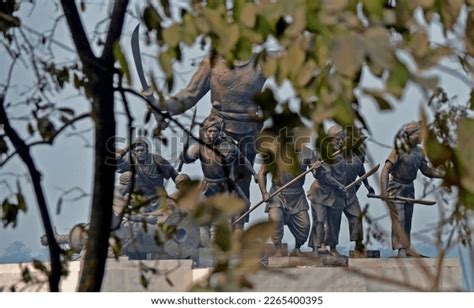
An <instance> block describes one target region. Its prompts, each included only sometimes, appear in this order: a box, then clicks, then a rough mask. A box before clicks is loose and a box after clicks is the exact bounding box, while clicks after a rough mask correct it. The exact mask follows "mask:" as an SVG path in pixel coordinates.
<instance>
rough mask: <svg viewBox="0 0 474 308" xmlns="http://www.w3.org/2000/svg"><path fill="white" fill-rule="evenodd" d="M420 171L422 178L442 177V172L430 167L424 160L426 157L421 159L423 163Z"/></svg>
mask: <svg viewBox="0 0 474 308" xmlns="http://www.w3.org/2000/svg"><path fill="white" fill-rule="evenodd" d="M420 171H421V173H423V175H424V176H427V177H429V178H437V179H440V178H442V177H443V176H444V172H443V171H441V170H438V169H435V168H433V167H431V166H430V165H429V163H428V160H427V159H426V156H424V157H423V161H422V163H421V166H420Z"/></svg>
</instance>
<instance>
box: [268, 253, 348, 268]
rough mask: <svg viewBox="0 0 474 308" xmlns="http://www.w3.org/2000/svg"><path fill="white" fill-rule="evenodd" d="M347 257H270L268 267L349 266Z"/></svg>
mask: <svg viewBox="0 0 474 308" xmlns="http://www.w3.org/2000/svg"><path fill="white" fill-rule="evenodd" d="M347 265H348V260H347V257H333V256H321V257H320V256H311V255H309V254H308V256H304V257H270V258H268V267H270V268H289V267H334V266H347Z"/></svg>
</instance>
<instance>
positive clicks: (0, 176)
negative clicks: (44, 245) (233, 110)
mask: <svg viewBox="0 0 474 308" xmlns="http://www.w3.org/2000/svg"><path fill="white" fill-rule="evenodd" d="M37 2H38V4H37V5H36V7H35V9H34V10H31V8H32V6H31V5H30V4H27V3H23V4H22V7H21V11H20V16H21V17H22V21H23V23H25V24H27V25H29V26H30V27H32V28H34V29H36V30H37V31H48V30H49V29H50V28H51V26H52V24H53V22H54V19H55V17H56V16H58V15H60V14H61V11H60V9H59V8H57V7H55V5H54V4H53V3H52V2H50V1H37ZM99 2H102V1H90V2H87V1H86V3H87V10H86V12H85V14H83V16H82V18H83V21H85V25H86V28H87V32H88V33H89V38H91V37H93V32H94V27H95V25H96V24H97V22H99V21H101V20H102V19H103V18H104V17H105V16H106V14H107V10H109V7H108V5H104V4H99ZM104 3H105V2H104ZM137 3H142V2H139V1H134V2H133V4H132V5H130V6H129V10H130V11H131V12H133V13H134V15H136V16H138V15H139V13H138V12H139V10H138V9H137V8H138V7H139V5H136V4H137ZM136 24H137V20H136V19H134V18H131V17H130V16H127V19H126V23H125V27H124V35H123V36H122V40H121V45H122V48H123V49H124V51H125V52H126V53H127V56H128V59H129V63H130V65H131V71H132V74H133V75H132V78H133V83H134V87H135V88H136V89H137V90H141V86H140V85H139V82H138V78H137V76H136V73H135V67H134V65H133V61H132V57H131V50H130V36H131V32H132V31H133V28H134V27H135V25H136ZM104 25H105V24H104ZM103 29H104V27H101V28H100V30H103ZM26 33H27V35H28V36H30V37H32V38H35V36H34V35H32V34H30V33H28V32H26ZM431 35H432V40H434V41H437V42H441V41H443V40H444V39H443V37H442V35H441V32H440V29H439V27H438V26H436V25H435V26H433V27H432V29H431ZM55 39H56V40H58V41H60V42H62V43H64V44H66V45H68V46H71V47H72V48H74V47H73V44H72V42H71V40H70V34H69V32H68V29H67V26H66V23H65V20H64V19H62V20H61V21H60V24H59V27H58V28H57V30H56V33H55ZM92 43H93V45H94V48H95V49H96V50H99V49H98V48H97V44H96V42H95V41H94V42H92ZM143 45H144V44H143V41H142V51H143V52H145V53H149V54H156V49H155V48H147V47H145V46H143ZM0 50H1V55H2V56H1V57H0V72H2V74H1V76H0V78H2V81H0V82H3V80H4V79H5V78H6V71H7V70H8V67H9V63H10V59H9V57H7V56H6V53H5V50H4V49H3V47H0ZM53 50H54V54H55V59H56V61H63V60H70V59H73V58H74V54H72V53H70V52H68V51H66V50H64V49H62V48H60V47H57V46H55V45H53ZM39 52H42V50H39ZM203 55H204V52H203V51H201V50H200V49H199V48H192V49H186V48H185V49H184V61H183V64H181V65H176V66H175V69H176V71H178V72H180V76H182V78H178V79H177V80H176V83H175V90H174V91H177V90H179V89H181V88H182V87H184V86H185V84H186V83H187V81H188V80H189V79H190V77H191V76H192V73H193V70H194V69H195V66H192V65H191V64H192V62H194V60H192V59H194V58H198V60H197V61H199V58H200V57H202V56H203ZM143 61H144V63H145V70H146V71H147V72H151V71H153V72H154V73H155V75H158V74H159V68H158V65H157V64H156V60H154V59H152V58H150V57H146V56H144V57H143ZM444 65H446V66H450V67H452V68H454V69H456V70H458V71H459V72H461V73H462V71H461V70H460V68H459V67H456V66H455V64H454V63H453V62H451V61H449V60H445V61H444ZM13 74H14V75H13V76H14V77H13V85H16V87H14V88H12V89H11V90H10V91H9V93H8V96H7V101H11V102H17V101H19V100H21V99H22V97H21V96H20V95H19V93H20V92H22V91H24V90H25V89H26V87H28V85H30V84H31V81H32V73H31V67H30V66H29V65H28V66H25V65H24V64H22V63H19V64H18V65H17V66H16V67H15V70H14V72H13ZM439 75H440V81H441V85H442V87H443V88H444V89H445V90H446V91H447V93H448V96H449V97H456V98H455V100H456V101H457V102H459V103H464V102H465V101H466V100H467V99H468V95H469V87H468V86H467V85H466V84H465V83H463V82H461V81H459V79H456V78H454V77H452V76H451V75H448V74H444V73H442V74H439ZM363 84H364V86H367V87H376V86H378V84H377V80H375V79H374V78H372V77H371V76H370V75H368V74H366V73H365V74H364V79H363ZM267 86H274V85H273V83H272V82H271V81H269V82H267ZM278 96H279V99H280V100H281V101H283V100H285V99H289V98H291V97H292V92H291V87H289V86H288V85H285V86H283V87H282V88H281V89H279V91H278ZM209 100H210V99H209V94H208V95H206V96H205V97H204V98H203V99H202V100H201V101H200V102H199V103H198V119H199V120H202V119H203V118H204V117H205V116H206V115H207V114H208V113H209V110H210V102H209ZM54 101H57V102H59V103H60V104H64V106H74V108H77V109H76V110H77V113H80V112H83V111H87V110H89V108H90V104H89V102H87V101H86V100H85V99H84V98H83V97H82V96H81V95H78V93H77V91H76V90H74V89H72V88H71V87H68V88H67V90H66V91H64V92H63V93H62V95H61V97H55V98H54ZM424 101H425V100H424V98H423V97H422V95H421V92H420V91H419V90H418V88H417V87H415V86H412V85H411V84H410V85H408V87H407V88H406V91H405V93H404V96H403V99H402V102H400V103H395V104H393V106H394V110H392V111H388V112H380V111H379V110H378V107H377V106H376V104H375V103H374V102H373V101H372V100H370V99H368V98H365V97H361V99H360V103H361V112H362V114H363V115H364V116H365V119H366V120H367V122H368V125H369V127H370V129H371V131H372V134H373V136H371V137H373V138H374V139H375V140H377V141H379V142H381V143H384V144H387V145H391V144H392V140H393V136H394V135H395V133H396V132H397V131H398V130H399V129H400V127H401V126H402V125H403V124H404V123H406V122H408V121H412V120H417V119H419V111H420V108H421V106H423V104H424ZM130 102H131V105H132V111H133V113H134V115H135V118H136V123H137V127H143V125H142V123H143V114H144V110H145V108H144V104H143V102H141V101H140V100H137V99H135V98H133V97H130ZM295 104H296V105H297V102H295ZM121 110H122V106H121V103H120V102H117V112H120V113H121ZM16 113H17V114H16ZM25 113H26V112H25V111H24V110H23V112H22V109H21V108H17V109H15V114H16V115H22V114H25ZM118 118H119V119H118V135H119V136H123V137H125V136H126V121H125V117H124V116H123V115H120V116H119V117H118ZM178 119H179V120H180V121H182V123H184V124H186V123H188V122H187V121H186V120H185V119H186V117H184V116H180V117H178ZM14 124H15V127H16V128H18V130H21V131H22V132H25V127H26V122H24V121H15V122H14ZM186 125H187V124H186ZM90 127H92V123H91V121H90V120H87V121H82V122H81V123H80V124H78V125H77V126H76V129H77V130H84V129H88V128H90ZM146 127H150V126H146ZM71 132H72V131H71V130H70V129H68V130H67V131H65V132H64V133H63V134H62V136H61V137H59V138H58V139H57V140H56V142H55V144H54V146H53V147H50V146H39V147H35V148H34V149H33V155H34V157H35V159H36V163H37V166H38V168H39V170H40V171H41V172H42V174H43V187H44V190H45V192H46V197H47V202H48V204H49V207H50V214H51V217H52V220H53V223H54V225H55V226H56V227H57V230H58V232H59V233H66V232H68V230H69V228H70V227H71V226H72V225H74V224H76V223H80V222H86V221H88V219H89V217H88V215H89V207H90V198H83V199H80V200H78V201H64V203H63V206H62V211H61V213H60V215H57V214H56V202H57V200H58V198H59V196H60V195H61V193H62V192H61V189H62V190H66V189H70V188H72V187H81V188H82V189H83V190H84V191H86V192H90V191H91V185H92V184H91V183H92V176H93V174H92V166H93V152H92V149H91V148H87V147H85V145H86V142H85V141H84V140H82V139H80V138H79V137H77V136H68V134H70V133H71ZM172 134H173V133H172V132H171V131H170V130H167V131H166V132H165V135H166V136H168V137H170V136H172ZM178 135H179V136H181V133H179V134H178ZM84 136H85V137H86V139H88V141H89V143H90V144H93V135H92V133H91V132H89V133H88V134H85V135H84ZM35 140H36V139H35ZM368 148H369V152H370V155H371V156H372V157H373V159H374V163H382V164H383V162H384V161H385V159H386V157H387V155H388V153H389V151H390V149H388V148H385V147H382V146H380V145H376V144H374V143H372V142H369V143H368ZM179 149H181V146H179ZM165 152H166V151H165ZM165 156H166V155H165ZM255 167H256V168H258V166H255ZM9 172H14V173H20V174H25V173H26V169H25V167H24V165H23V164H22V163H21V162H20V161H19V160H18V159H14V160H12V161H11V162H9V163H8V164H7V165H6V166H5V167H4V168H2V170H0V183H1V181H3V180H6V181H8V182H9V183H10V186H11V187H12V188H13V189H15V178H14V177H11V176H8V175H7V173H9ZM183 172H185V173H188V174H189V175H191V176H192V177H195V178H198V177H200V176H201V171H200V166H199V163H196V164H193V165H187V166H185V167H184V168H183ZM422 178H423V176H422V175H421V174H419V176H418V179H417V187H418V188H419V187H420V185H421V184H422ZM369 181H370V182H371V184H372V185H373V186H374V188H376V191H378V190H379V189H378V184H377V182H378V177H375V176H374V177H372V178H370V180H369ZM20 182H21V184H22V188H23V191H24V193H25V195H26V200H27V206H28V213H27V214H26V215H24V214H20V216H19V219H18V220H19V225H18V227H17V228H15V229H12V228H11V227H8V228H6V229H5V228H0V254H2V253H3V250H4V248H5V247H7V246H8V245H9V244H11V242H13V241H15V240H21V241H23V242H25V243H26V245H27V246H28V247H30V248H31V249H32V250H33V254H35V253H36V252H38V251H39V249H40V248H41V246H40V244H39V237H40V236H41V235H42V234H43V230H42V226H41V224H40V219H39V215H38V211H37V205H36V201H35V198H34V195H33V194H32V190H31V185H30V184H29V183H28V181H27V180H26V178H24V177H22V178H20ZM311 182H312V178H311V176H308V177H307V178H306V183H305V188H306V189H307V188H308V187H309V185H310V184H311ZM173 186H174V185H169V186H168V187H169V188H172V189H174V188H173ZM419 193H420V191H419V190H418V194H419ZM9 194H10V192H9V190H8V188H7V186H6V185H4V184H0V200H3V198H4V197H5V196H7V195H9ZM365 194H366V190H365V188H363V187H362V188H361V189H360V191H359V197H360V203H361V205H365V204H366V203H367V202H368V203H369V204H370V207H369V215H370V216H371V217H381V216H384V215H386V214H387V209H386V207H385V205H384V204H383V203H382V202H380V201H378V200H374V199H371V200H370V201H369V200H367V198H366V197H365ZM77 195H78V194H73V195H71V196H70V197H74V196H77ZM259 200H260V193H259V190H258V187H257V185H256V184H255V183H252V184H251V202H252V204H255V203H256V202H258V201H259ZM263 208H264V207H263V206H262V207H261V208H259V209H258V210H256V211H255V212H254V213H253V214H252V216H251V221H257V220H262V219H266V215H265V213H264V212H263ZM439 211H440V208H439V207H438V205H436V206H433V207H428V206H416V208H415V213H414V219H413V233H416V232H417V231H418V230H424V229H426V228H429V227H431V226H433V225H432V224H433V223H434V222H436V221H437V220H438V213H439ZM378 223H379V225H380V226H382V227H383V228H384V230H385V231H389V228H390V220H389V219H388V217H385V218H383V219H381V220H379V221H378ZM348 233H349V232H348V226H347V221H346V219H345V218H343V226H342V227H341V236H340V245H342V246H347V245H348V243H349V241H348ZM285 234H286V235H285V239H286V240H287V241H288V242H289V243H290V245H292V244H293V239H292V237H291V236H290V235H289V232H288V230H287V229H286V231H285ZM425 235H428V234H425ZM420 240H423V241H426V239H425V238H420V237H416V236H415V237H414V241H415V242H417V241H418V242H419V241H420ZM383 246H384V247H386V248H389V246H390V242H389V239H387V241H386V243H385V244H383Z"/></svg>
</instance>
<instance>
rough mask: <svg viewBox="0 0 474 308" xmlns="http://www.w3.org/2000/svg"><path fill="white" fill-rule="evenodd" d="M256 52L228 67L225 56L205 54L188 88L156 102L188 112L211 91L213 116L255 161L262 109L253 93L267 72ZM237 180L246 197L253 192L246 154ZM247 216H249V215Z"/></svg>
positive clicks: (250, 158) (257, 89)
mask: <svg viewBox="0 0 474 308" xmlns="http://www.w3.org/2000/svg"><path fill="white" fill-rule="evenodd" d="M255 61H256V58H255V56H253V57H252V58H251V59H250V60H249V61H248V62H247V63H245V64H241V65H239V64H237V65H235V66H234V67H233V68H232V69H230V68H228V67H227V66H226V64H225V62H224V60H223V59H222V58H218V59H217V60H216V61H215V63H212V64H211V61H210V59H209V58H205V59H204V60H203V61H202V62H201V64H200V65H199V68H198V69H197V71H196V72H195V73H194V75H193V76H192V78H191V81H190V82H189V84H188V85H187V86H186V88H184V89H182V90H181V91H179V92H178V93H177V94H176V95H174V96H173V97H171V98H169V99H167V100H166V101H165V104H164V106H163V105H160V106H157V107H159V108H160V109H162V110H166V111H168V112H169V113H170V114H171V115H176V114H180V113H183V112H185V111H186V110H188V109H190V108H191V107H192V106H194V105H196V104H197V102H198V101H199V100H200V99H201V98H202V97H203V96H204V95H205V94H206V93H207V92H209V91H210V92H211V102H212V110H211V114H210V115H211V116H213V117H218V118H220V119H222V120H223V123H224V125H223V131H224V132H225V134H226V135H227V136H229V137H232V138H233V139H234V140H235V141H237V144H238V147H239V150H240V152H241V153H242V154H243V155H244V157H246V158H247V160H248V161H250V163H251V164H252V165H253V163H254V161H255V156H256V153H257V151H256V148H255V138H256V136H257V134H258V133H259V132H260V129H261V128H262V123H263V121H262V112H261V110H260V107H259V106H258V105H257V104H256V103H255V102H254V101H253V97H254V96H255V95H256V94H257V93H259V92H260V91H261V90H262V87H263V84H264V83H265V76H264V75H263V73H262V71H261V69H260V67H259V66H258V65H257V66H256V65H255V64H256V63H255ZM235 173H236V174H235V175H236V178H235V179H236V184H237V185H238V186H239V187H240V190H242V192H243V193H244V195H245V196H246V198H247V199H248V198H249V195H250V190H249V188H250V180H251V176H252V173H251V172H250V170H249V169H248V168H247V167H246V166H245V162H244V160H243V157H241V158H240V164H239V165H238V166H237V168H236V170H235ZM246 220H248V219H246Z"/></svg>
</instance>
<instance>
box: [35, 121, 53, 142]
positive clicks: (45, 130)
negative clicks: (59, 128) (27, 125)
mask: <svg viewBox="0 0 474 308" xmlns="http://www.w3.org/2000/svg"><path fill="white" fill-rule="evenodd" d="M37 125H38V131H39V133H40V135H41V137H42V138H43V139H44V140H50V139H51V138H52V137H53V136H54V134H56V128H55V127H54V125H53V123H52V122H51V121H50V120H49V119H48V118H47V117H42V118H39V119H38V124H37Z"/></svg>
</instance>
